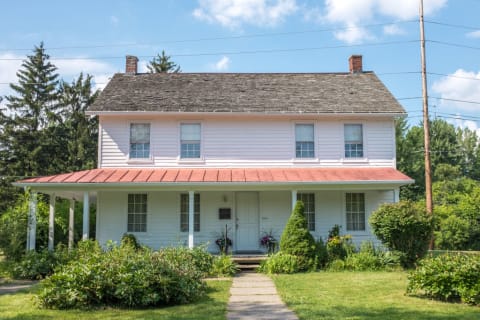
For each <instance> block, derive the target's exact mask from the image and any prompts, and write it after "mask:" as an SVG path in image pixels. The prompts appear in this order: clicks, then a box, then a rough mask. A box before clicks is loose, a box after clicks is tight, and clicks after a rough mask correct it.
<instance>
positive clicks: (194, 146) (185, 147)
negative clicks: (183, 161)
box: [180, 142, 200, 158]
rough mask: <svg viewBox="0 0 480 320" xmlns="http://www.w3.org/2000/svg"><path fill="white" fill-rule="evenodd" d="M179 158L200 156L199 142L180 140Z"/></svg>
mask: <svg viewBox="0 0 480 320" xmlns="http://www.w3.org/2000/svg"><path fill="white" fill-rule="evenodd" d="M180 157H181V158H200V142H190V143H185V142H182V145H181V150H180Z"/></svg>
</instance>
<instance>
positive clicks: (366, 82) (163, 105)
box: [88, 72, 405, 114]
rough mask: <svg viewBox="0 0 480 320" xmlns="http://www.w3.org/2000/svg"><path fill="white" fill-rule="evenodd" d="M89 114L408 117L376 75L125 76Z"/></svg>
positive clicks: (110, 85)
mask: <svg viewBox="0 0 480 320" xmlns="http://www.w3.org/2000/svg"><path fill="white" fill-rule="evenodd" d="M88 111H89V113H92V114H96V113H101V112H122V111H140V112H141V111H154V112H215V113H226V112H248V113H267V114H268V113H287V114H289V113H307V114H331V113H366V114H370V113H384V114H385V113H386V114H404V113H405V110H404V109H403V107H402V106H401V105H400V104H399V103H398V102H397V100H396V99H395V98H394V97H393V95H392V94H391V93H390V91H388V89H387V88H386V87H385V86H384V85H383V83H382V82H381V81H380V80H379V79H378V78H377V76H376V75H375V74H374V73H372V72H363V73H354V74H351V73H156V74H136V75H129V74H123V73H121V74H120V73H119V74H115V76H114V77H113V78H112V80H111V81H110V82H109V83H108V85H107V86H106V88H105V89H104V90H103V92H102V93H101V95H100V97H99V98H98V99H97V100H96V101H95V103H94V104H93V105H92V106H91V107H90V108H89V110H88Z"/></svg>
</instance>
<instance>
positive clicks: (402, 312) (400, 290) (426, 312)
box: [272, 271, 480, 320]
mask: <svg viewBox="0 0 480 320" xmlns="http://www.w3.org/2000/svg"><path fill="white" fill-rule="evenodd" d="M272 278H273V280H274V281H275V284H276V286H277V289H278V292H279V293H280V295H281V297H282V300H283V301H285V302H286V303H287V305H288V306H289V308H291V309H292V310H293V311H295V313H296V314H297V315H298V316H299V317H300V319H305V320H306V319H382V320H383V319H416V320H417V319H420V320H421V319H479V316H480V308H479V307H472V306H468V305H462V304H456V303H444V302H437V301H432V300H427V299H422V298H415V297H409V296H406V295H405V289H406V286H407V273H405V272H400V271H399V272H316V273H303V274H294V275H276V276H273V277H272Z"/></svg>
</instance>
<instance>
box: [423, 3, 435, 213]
mask: <svg viewBox="0 0 480 320" xmlns="http://www.w3.org/2000/svg"><path fill="white" fill-rule="evenodd" d="M420 48H421V57H422V96H423V133H424V148H425V196H426V199H425V200H426V204H427V213H429V214H433V200H432V173H431V164H430V129H429V125H430V123H429V117H428V93H427V67H426V62H425V29H424V23H423V0H420Z"/></svg>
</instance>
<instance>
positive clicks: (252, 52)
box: [0, 40, 418, 61]
mask: <svg viewBox="0 0 480 320" xmlns="http://www.w3.org/2000/svg"><path fill="white" fill-rule="evenodd" d="M417 42H418V40H403V41H389V42H376V43H364V44H350V45H337V46H323V47H304V48H290V49H288V48H287V49H263V50H245V51H221V52H200V53H179V54H171V55H170V56H171V57H201V56H221V55H244V54H263V53H284V52H298V51H314V50H328V49H340V48H358V47H377V46H389V45H399V44H406V43H417ZM138 58H153V56H150V55H148V56H138ZM113 59H125V57H124V56H111V57H108V56H106V57H86V58H78V57H75V58H74V57H57V58H55V57H51V58H50V60H52V61H55V60H57V61H58V60H113ZM23 60H25V59H23V58H0V61H23Z"/></svg>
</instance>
